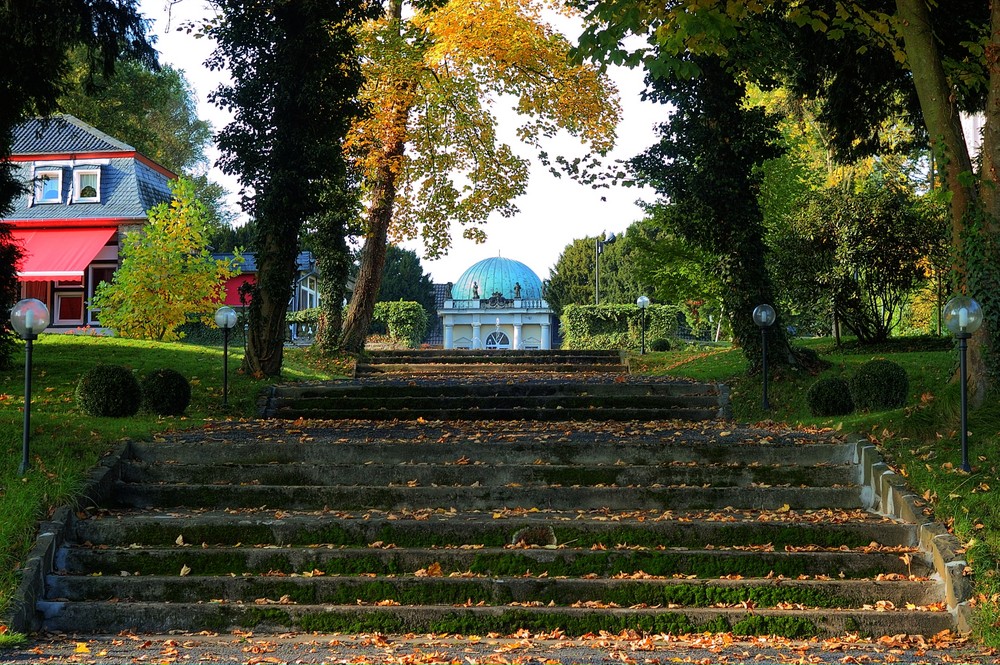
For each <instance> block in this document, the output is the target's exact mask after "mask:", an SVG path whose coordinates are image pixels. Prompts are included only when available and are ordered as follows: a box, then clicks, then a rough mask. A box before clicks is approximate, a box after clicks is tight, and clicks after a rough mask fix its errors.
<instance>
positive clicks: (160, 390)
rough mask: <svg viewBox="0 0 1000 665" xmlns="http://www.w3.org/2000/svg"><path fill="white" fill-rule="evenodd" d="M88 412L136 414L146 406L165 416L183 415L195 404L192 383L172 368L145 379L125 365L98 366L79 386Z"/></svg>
mask: <svg viewBox="0 0 1000 665" xmlns="http://www.w3.org/2000/svg"><path fill="white" fill-rule="evenodd" d="M75 396H76V402H77V404H79V405H80V408H81V409H82V410H83V412H84V413H86V414H87V415H90V416H99V417H103V418H126V417H128V416H134V415H135V414H136V413H138V412H139V408H140V407H143V408H145V409H146V410H147V411H149V412H150V413H155V414H158V415H161V416H179V415H181V414H182V413H184V410H185V409H187V407H188V404H190V403H191V384H190V383H189V382H188V380H187V379H186V378H185V377H184V376H183V375H182V374H181V373H180V372H177V371H175V370H172V369H157V370H153V371H152V372H150V373H149V374H147V375H146V376H145V377H144V378H143V380H142V382H141V383H140V382H139V380H138V379H137V378H136V377H135V374H133V373H132V370H130V369H128V368H127V367H123V366H122V365H95V366H94V367H91V368H90V369H89V370H88V371H87V372H86V373H85V374H84V375H83V376H82V377H81V378H80V381H79V383H77V386H76V392H75Z"/></svg>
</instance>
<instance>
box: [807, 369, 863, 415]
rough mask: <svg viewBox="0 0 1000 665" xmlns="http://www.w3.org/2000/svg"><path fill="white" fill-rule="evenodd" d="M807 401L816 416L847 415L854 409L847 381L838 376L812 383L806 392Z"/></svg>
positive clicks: (811, 411) (810, 410)
mask: <svg viewBox="0 0 1000 665" xmlns="http://www.w3.org/2000/svg"><path fill="white" fill-rule="evenodd" d="M806 402H807V403H808V404H809V412H810V413H812V414H813V415H814V416H846V415H847V414H848V413H850V412H851V411H853V410H854V401H853V400H852V399H851V393H850V388H849V387H848V385H847V381H845V380H844V379H841V378H840V377H837V376H831V377H827V378H824V379H820V380H819V381H817V382H816V383H814V384H812V386H810V387H809V392H807V393H806Z"/></svg>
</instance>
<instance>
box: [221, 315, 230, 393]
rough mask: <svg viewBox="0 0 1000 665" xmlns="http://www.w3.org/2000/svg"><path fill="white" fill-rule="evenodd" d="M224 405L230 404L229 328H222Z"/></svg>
mask: <svg viewBox="0 0 1000 665" xmlns="http://www.w3.org/2000/svg"><path fill="white" fill-rule="evenodd" d="M222 406H229V328H223V329H222Z"/></svg>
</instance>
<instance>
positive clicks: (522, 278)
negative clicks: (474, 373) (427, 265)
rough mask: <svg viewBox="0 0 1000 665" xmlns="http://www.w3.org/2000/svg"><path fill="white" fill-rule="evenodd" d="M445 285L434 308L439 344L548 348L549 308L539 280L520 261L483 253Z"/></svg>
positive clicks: (549, 329)
mask: <svg viewBox="0 0 1000 665" xmlns="http://www.w3.org/2000/svg"><path fill="white" fill-rule="evenodd" d="M450 286H451V290H450V293H449V294H448V295H447V297H446V298H445V301H444V307H443V308H441V309H440V310H439V311H438V316H440V317H441V323H442V326H443V328H444V348H446V349H551V348H552V332H553V330H552V309H551V308H550V307H549V304H548V303H547V302H545V300H544V299H543V298H542V280H540V279H539V278H538V275H536V274H535V273H534V272H533V271H532V270H531V268H529V267H528V266H526V265H524V264H523V263H521V262H520V261H515V260H513V259H505V258H503V257H499V256H497V257H492V258H488V259H483V260H482V261H479V262H478V263H475V264H473V265H472V266H470V267H469V268H468V269H467V270H466V271H465V272H463V273H462V276H461V277H459V278H458V279H457V280H456V281H455V282H454V283H453V284H451V285H450Z"/></svg>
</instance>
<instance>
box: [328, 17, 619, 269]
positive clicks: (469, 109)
mask: <svg viewBox="0 0 1000 665" xmlns="http://www.w3.org/2000/svg"><path fill="white" fill-rule="evenodd" d="M555 8H558V9H559V11H565V10H564V8H562V7H561V6H559V5H557V4H554V3H547V2H540V1H538V0H450V1H449V2H446V3H444V4H443V5H440V6H438V7H428V8H426V9H420V8H413V9H412V13H411V14H409V16H408V18H405V19H404V18H397V17H394V16H393V15H392V12H390V13H389V14H388V15H387V16H385V17H383V18H381V19H379V20H377V21H371V22H369V23H368V24H366V25H364V26H363V27H362V28H361V30H360V35H359V42H360V44H361V51H362V63H363V68H364V73H365V76H366V80H367V83H366V85H365V86H364V88H363V90H362V93H361V96H362V99H363V101H364V102H365V103H366V105H367V107H368V109H369V113H368V114H367V116H366V117H364V118H362V119H360V120H358V121H357V122H356V123H355V125H354V127H353V128H352V130H351V132H350V134H349V136H348V139H347V142H346V145H345V148H346V150H347V152H348V154H349V155H350V156H351V159H352V160H353V162H354V164H355V166H356V167H357V168H358V169H359V171H360V172H361V173H362V174H363V176H364V179H365V184H366V186H367V187H368V189H369V191H374V190H378V189H380V188H381V189H382V190H384V189H386V188H387V187H391V189H392V191H394V192H395V194H396V196H395V201H394V205H393V214H392V223H391V226H390V228H389V237H390V238H391V239H392V240H394V241H400V240H404V239H411V238H415V237H418V236H420V237H422V238H423V240H424V245H425V248H426V252H427V254H428V255H429V256H437V255H440V254H442V253H444V252H446V251H447V249H448V248H449V247H450V245H451V225H452V223H458V224H460V225H462V226H463V227H464V228H465V231H464V234H465V235H466V236H467V237H471V238H474V239H477V240H482V239H483V238H484V234H483V231H482V229H481V228H479V227H480V225H482V224H484V223H485V222H486V220H487V218H488V217H489V215H490V213H492V212H499V213H500V214H502V215H505V216H509V215H511V214H513V213H514V212H515V211H516V208H515V207H514V205H513V203H512V202H513V200H514V199H515V198H516V197H517V196H519V195H521V194H523V193H524V191H525V188H526V186H527V180H528V160H527V159H526V158H525V157H523V156H520V155H519V154H517V153H516V152H515V150H514V148H512V147H511V146H510V145H507V144H506V143H504V142H503V141H502V140H501V139H500V138H499V136H498V131H497V127H498V121H497V115H496V113H495V111H494V109H495V108H497V107H498V106H500V105H501V104H506V103H510V105H511V107H512V109H513V111H515V112H516V114H517V115H518V118H519V126H518V127H517V137H518V138H519V139H520V140H521V141H522V142H523V143H525V144H527V145H528V146H529V147H531V148H533V149H535V150H539V151H540V150H541V149H542V144H543V141H544V140H545V139H546V138H550V137H554V136H556V135H557V134H559V133H560V132H568V133H569V134H570V135H572V136H575V137H578V138H579V139H580V141H581V145H582V149H583V150H585V151H587V152H588V153H591V154H604V153H606V152H607V151H608V150H609V149H610V148H611V147H612V146H613V144H614V140H615V129H616V127H617V125H618V121H619V115H620V108H619V105H618V101H617V91H616V90H615V88H614V86H613V84H612V83H611V82H610V81H609V80H608V78H607V77H606V76H605V75H603V74H602V73H600V72H599V71H598V70H597V69H596V68H595V67H593V66H591V65H584V64H578V63H573V62H571V60H570V58H569V55H568V54H569V51H570V44H569V42H568V41H567V40H566V39H565V37H564V36H562V35H561V34H560V33H559V32H558V31H556V30H555V29H554V28H553V27H552V26H551V25H549V24H548V23H547V22H546V21H545V20H544V17H543V11H544V10H546V9H548V10H550V11H552V10H554V9H555ZM400 16H402V12H400ZM400 144H405V150H402V149H399V146H400ZM394 147H395V149H394Z"/></svg>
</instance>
